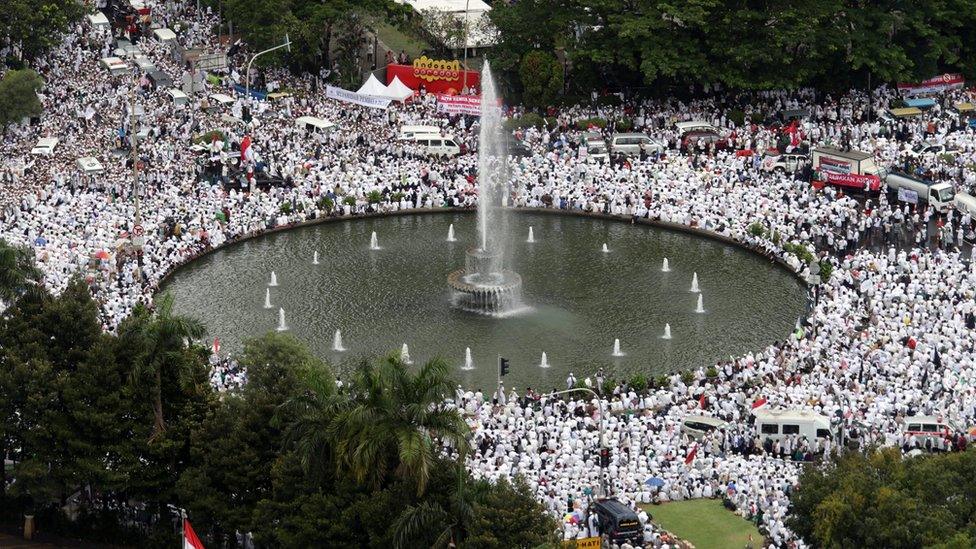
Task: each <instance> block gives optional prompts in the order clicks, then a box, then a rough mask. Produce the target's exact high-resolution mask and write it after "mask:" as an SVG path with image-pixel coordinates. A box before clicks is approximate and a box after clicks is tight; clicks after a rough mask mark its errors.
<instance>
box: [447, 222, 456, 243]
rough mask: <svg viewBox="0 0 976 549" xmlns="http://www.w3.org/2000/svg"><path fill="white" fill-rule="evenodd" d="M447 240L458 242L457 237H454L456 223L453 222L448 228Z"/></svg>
mask: <svg viewBox="0 0 976 549" xmlns="http://www.w3.org/2000/svg"><path fill="white" fill-rule="evenodd" d="M447 241H448V242H457V239H456V238H454V223H451V226H450V227H448V228H447Z"/></svg>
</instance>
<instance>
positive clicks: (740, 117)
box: [729, 109, 746, 126]
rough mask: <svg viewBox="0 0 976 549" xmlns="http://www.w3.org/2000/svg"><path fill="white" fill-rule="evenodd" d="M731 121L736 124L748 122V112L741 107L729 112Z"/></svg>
mask: <svg viewBox="0 0 976 549" xmlns="http://www.w3.org/2000/svg"><path fill="white" fill-rule="evenodd" d="M729 121H730V122H732V123H733V124H735V125H736V126H741V125H743V124H745V123H746V113H744V112H743V111H742V110H741V109H735V110H733V111H730V112H729Z"/></svg>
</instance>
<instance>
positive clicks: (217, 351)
mask: <svg viewBox="0 0 976 549" xmlns="http://www.w3.org/2000/svg"><path fill="white" fill-rule="evenodd" d="M213 354H215V355H217V354H220V338H219V337H215V338H214V342H213Z"/></svg>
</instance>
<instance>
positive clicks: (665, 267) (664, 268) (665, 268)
mask: <svg viewBox="0 0 976 549" xmlns="http://www.w3.org/2000/svg"><path fill="white" fill-rule="evenodd" d="M661 272H662V273H670V272H671V267H669V266H668V258H666V257H665V258H664V264H663V265H661Z"/></svg>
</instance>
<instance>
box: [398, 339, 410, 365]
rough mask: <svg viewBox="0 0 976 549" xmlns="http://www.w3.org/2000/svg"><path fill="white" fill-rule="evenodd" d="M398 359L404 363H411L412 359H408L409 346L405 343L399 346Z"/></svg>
mask: <svg viewBox="0 0 976 549" xmlns="http://www.w3.org/2000/svg"><path fill="white" fill-rule="evenodd" d="M400 360H401V361H402V362H403V363H404V364H413V361H412V360H410V348H409V347H407V344H406V343H404V344H403V347H400Z"/></svg>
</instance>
